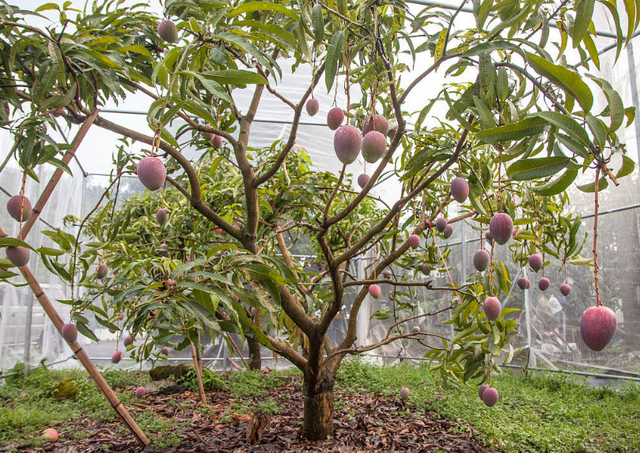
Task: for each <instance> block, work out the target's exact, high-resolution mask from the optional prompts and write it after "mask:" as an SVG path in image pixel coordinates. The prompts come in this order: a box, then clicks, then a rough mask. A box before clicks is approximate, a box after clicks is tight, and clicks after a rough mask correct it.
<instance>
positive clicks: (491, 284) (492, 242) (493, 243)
mask: <svg viewBox="0 0 640 453" xmlns="http://www.w3.org/2000/svg"><path fill="white" fill-rule="evenodd" d="M495 243H496V240H495V239H494V240H493V241H491V258H490V259H489V287H490V288H489V289H491V293H490V294H491V295H492V296H495V294H494V290H493V285H494V283H493V247H494V245H495Z"/></svg>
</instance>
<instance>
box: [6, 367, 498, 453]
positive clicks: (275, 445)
mask: <svg viewBox="0 0 640 453" xmlns="http://www.w3.org/2000/svg"><path fill="white" fill-rule="evenodd" d="M131 391H133V389H131ZM197 397H198V395H197V394H195V393H192V392H183V393H180V394H173V395H163V394H159V393H151V394H148V395H147V396H145V398H144V400H142V401H141V402H140V403H134V404H133V405H131V406H129V407H128V409H129V410H130V412H131V414H132V415H133V417H134V418H136V416H139V414H141V413H142V412H148V411H151V412H153V414H154V416H157V417H162V418H165V419H173V420H175V421H177V422H178V423H177V424H179V425H181V426H178V427H174V428H171V429H170V430H169V431H172V433H169V432H166V433H154V434H152V433H148V435H149V437H150V438H153V437H154V436H167V435H169V434H173V435H174V436H175V435H176V434H177V435H179V437H180V441H181V442H180V445H179V446H171V447H165V448H158V447H147V448H146V449H141V448H140V447H139V446H138V445H137V444H136V442H135V441H134V440H133V436H132V435H131V434H129V432H128V431H127V433H126V434H123V433H122V431H121V430H120V429H119V424H118V423H117V422H115V421H114V422H108V423H104V422H103V423H100V424H97V423H96V422H95V421H94V420H91V419H90V418H89V417H85V418H82V419H79V420H73V421H68V422H67V423H62V424H61V425H60V426H59V427H57V429H58V433H59V435H60V440H59V441H58V442H56V443H54V444H49V445H47V446H45V447H44V448H33V447H29V448H27V449H22V448H21V447H20V446H19V445H12V446H8V447H5V448H4V449H0V451H29V452H52V453H97V452H100V453H103V452H105V451H108V452H140V451H144V452H167V453H173V452H181V453H191V452H193V453H195V452H223V453H241V452H256V453H257V452H260V453H262V452H264V453H272V452H273V453H276V452H278V453H279V452H341V453H342V452H344V453H347V452H348V453H351V452H353V453H356V452H395V451H403V452H434V451H438V452H441V451H444V452H451V453H457V452H460V453H462V452H464V453H480V452H481V453H489V452H495V451H496V450H494V449H492V448H490V447H488V446H486V445H484V444H483V443H482V442H481V441H479V440H478V432H477V431H475V430H474V429H473V428H471V427H468V426H466V427H465V426H461V425H456V424H454V423H451V422H450V421H448V420H446V419H444V418H442V417H440V416H439V415H438V414H437V413H435V412H432V411H429V410H423V411H418V410H417V409H416V408H415V407H413V406H411V405H410V404H405V403H404V402H403V401H402V400H401V399H400V398H397V397H390V396H382V395H377V394H371V393H366V394H360V393H345V392H343V391H341V390H340V389H338V390H336V410H335V412H334V437H333V438H331V439H328V440H325V441H319V442H309V441H307V440H306V439H305V438H303V437H302V416H303V414H302V407H303V406H302V405H303V395H302V393H301V391H300V381H299V378H296V377H289V378H284V379H283V385H282V386H281V387H279V388H274V389H270V392H269V394H268V395H266V396H261V397H248V398H251V399H253V400H254V401H264V400H266V399H268V398H273V399H274V400H275V401H276V403H277V404H278V406H279V408H280V410H279V412H278V413H277V414H274V415H270V414H266V413H262V412H258V413H253V414H242V415H238V414H233V413H231V414H230V413H229V408H230V407H232V405H233V401H234V398H233V395H231V394H229V393H226V392H208V393H207V397H208V404H209V406H210V410H209V413H208V414H207V415H202V412H201V411H197V410H194V409H197V408H198V407H199V406H200V403H199V402H198V403H196V404H190V405H187V404H181V402H186V401H187V400H190V401H191V402H193V401H194V400H196V399H197ZM189 406H190V407H189ZM223 415H226V416H227V417H226V419H223V420H224V421H225V422H224V423H223V422H221V419H222V417H223ZM79 431H81V432H82V433H84V435H85V437H84V438H82V439H77V440H65V437H68V436H66V434H67V435H68V434H69V433H70V432H73V433H75V434H76V437H77V434H78V432H79Z"/></svg>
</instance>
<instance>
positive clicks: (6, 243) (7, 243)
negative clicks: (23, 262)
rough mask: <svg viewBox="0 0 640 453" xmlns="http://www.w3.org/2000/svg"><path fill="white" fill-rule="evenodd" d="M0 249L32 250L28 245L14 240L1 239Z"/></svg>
mask: <svg viewBox="0 0 640 453" xmlns="http://www.w3.org/2000/svg"><path fill="white" fill-rule="evenodd" d="M0 247H25V248H28V249H29V250H33V248H32V247H31V246H30V245H29V244H27V243H26V242H23V241H21V240H19V239H16V238H1V239H0Z"/></svg>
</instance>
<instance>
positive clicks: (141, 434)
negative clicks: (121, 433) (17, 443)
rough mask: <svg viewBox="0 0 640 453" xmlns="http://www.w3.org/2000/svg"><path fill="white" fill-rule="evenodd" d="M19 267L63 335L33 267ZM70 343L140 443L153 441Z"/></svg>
mask: <svg viewBox="0 0 640 453" xmlns="http://www.w3.org/2000/svg"><path fill="white" fill-rule="evenodd" d="M3 237H7V233H6V232H5V231H4V229H3V228H2V227H1V226H0V238H3ZM19 269H20V272H21V273H22V276H23V277H24V279H25V280H26V281H27V282H28V284H29V287H30V288H31V291H32V292H33V294H34V295H35V297H36V299H38V302H40V305H42V308H43V309H44V311H45V313H46V314H47V316H48V317H49V319H50V320H51V322H52V323H53V325H54V326H55V328H56V329H58V332H60V335H62V332H61V330H62V326H63V325H64V321H63V320H62V318H61V317H60V315H59V314H58V312H57V311H56V309H55V307H54V306H53V305H52V304H51V301H49V298H48V297H47V295H46V294H45V293H44V290H43V289H42V287H41V286H40V283H38V280H36V277H35V276H34V275H33V274H32V273H31V269H29V266H26V265H25V266H22V267H20V268H19ZM68 345H69V347H70V348H71V350H72V351H73V353H74V354H75V355H76V357H77V358H78V360H79V361H80V363H82V365H83V366H84V368H85V369H86V370H87V372H88V373H89V375H90V376H91V378H92V379H93V380H94V381H95V382H96V384H98V387H99V388H100V390H101V391H102V393H104V396H105V397H106V398H107V400H108V401H109V404H111V407H113V410H114V411H116V414H118V416H119V417H120V419H121V420H122V421H123V422H124V424H125V425H126V426H127V428H129V430H130V431H131V433H132V434H133V435H134V437H135V438H136V440H137V441H138V443H140V444H141V445H142V446H146V445H149V444H150V443H151V441H150V440H149V439H148V438H147V436H146V435H145V434H144V432H142V430H141V429H140V427H139V426H138V425H137V424H136V422H135V421H134V420H133V418H131V415H129V412H128V411H127V409H126V408H125V407H124V406H123V405H122V403H121V402H120V400H119V399H118V397H117V396H116V394H115V393H114V391H113V390H112V389H111V387H109V384H107V381H105V380H104V378H103V377H102V375H101V374H100V372H99V371H98V369H97V368H96V366H95V365H94V364H93V362H92V361H91V359H90V358H89V356H88V355H87V353H86V352H85V350H84V349H82V346H80V345H79V344H78V342H77V341H74V342H73V343H68Z"/></svg>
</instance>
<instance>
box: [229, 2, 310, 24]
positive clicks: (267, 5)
mask: <svg viewBox="0 0 640 453" xmlns="http://www.w3.org/2000/svg"><path fill="white" fill-rule="evenodd" d="M253 11H274V12H278V13H282V14H284V15H286V16H289V17H291V18H292V19H293V20H295V21H298V20H300V17H299V16H298V14H296V13H295V12H294V11H291V10H290V9H288V8H285V7H284V6H282V5H279V4H277V3H271V2H247V3H244V4H243V5H240V6H238V7H237V8H235V9H233V10H231V11H230V12H229V13H228V14H227V17H235V16H237V15H239V14H242V13H251V12H253Z"/></svg>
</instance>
